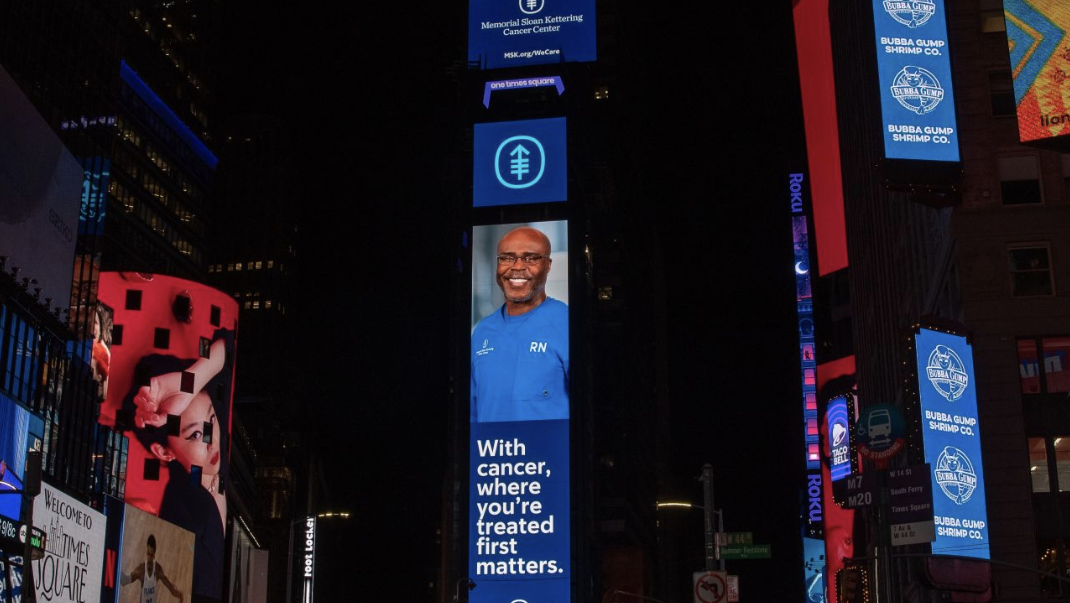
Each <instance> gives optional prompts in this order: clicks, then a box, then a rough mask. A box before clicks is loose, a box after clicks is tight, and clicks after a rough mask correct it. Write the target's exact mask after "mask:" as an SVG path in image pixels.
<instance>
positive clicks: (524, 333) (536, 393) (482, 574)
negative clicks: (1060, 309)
mask: <svg viewBox="0 0 1070 603" xmlns="http://www.w3.org/2000/svg"><path fill="white" fill-rule="evenodd" d="M472 243H473V245H472V254H473V257H472V275H473V276H472V348H471V363H472V368H471V372H472V378H471V390H470V392H471V397H470V402H471V405H470V417H471V426H470V427H471V441H470V452H469V459H470V460H469V528H468V530H469V532H468V534H469V535H468V538H469V540H468V575H469V577H471V578H472V579H473V580H475V582H476V583H477V585H478V587H477V588H476V589H475V590H473V591H471V592H470V593H469V600H470V601H472V602H473V603H498V602H500V601H516V600H523V601H527V603H559V602H567V601H569V600H570V579H569V574H570V567H569V566H570V558H569V546H570V545H569V529H570V521H569V381H568V380H569V333H568V319H569V313H568V305H567V304H568V251H569V250H568V223H567V222H565V221H557V222H534V223H529V224H506V225H495V226H477V227H475V229H474V231H473V237H472ZM525 258H526V260H525ZM540 300H541V301H540Z"/></svg>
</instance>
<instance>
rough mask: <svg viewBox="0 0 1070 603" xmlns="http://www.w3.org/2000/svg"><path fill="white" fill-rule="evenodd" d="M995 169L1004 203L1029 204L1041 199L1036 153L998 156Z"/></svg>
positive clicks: (1038, 201)
mask: <svg viewBox="0 0 1070 603" xmlns="http://www.w3.org/2000/svg"><path fill="white" fill-rule="evenodd" d="M997 169H998V171H999V190H1000V193H1001V198H1002V199H1003V204H1004V205H1030V204H1033V203H1040V202H1041V201H1043V198H1042V196H1041V192H1040V191H1041V187H1040V171H1039V170H1038V169H1037V157H1036V155H1019V156H1015V157H1000V158H999V160H998V164H997Z"/></svg>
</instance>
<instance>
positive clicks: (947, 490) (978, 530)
mask: <svg viewBox="0 0 1070 603" xmlns="http://www.w3.org/2000/svg"><path fill="white" fill-rule="evenodd" d="M914 345H915V352H916V355H917V363H918V364H917V367H918V394H919V399H920V401H921V414H922V417H921V419H922V421H921V425H922V429H921V432H922V439H923V440H924V443H925V462H926V463H929V465H930V467H931V470H932V488H933V512H934V518H933V520H934V522H935V524H936V541H935V542H933V553H934V554H945V555H961V556H965V557H976V558H978V559H988V558H989V549H988V510H987V508H986V505H985V478H984V468H983V466H982V462H981V435H980V429H979V426H978V423H977V383H976V381H975V375H974V368H973V349H972V347H971V346H970V344H969V343H968V342H967V341H966V338H965V337H962V336H959V335H952V334H948V333H942V332H939V331H934V330H931V329H925V328H922V329H919V330H918V332H917V334H916V335H915V336H914Z"/></svg>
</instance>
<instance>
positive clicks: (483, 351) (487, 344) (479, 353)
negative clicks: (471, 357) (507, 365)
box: [476, 339, 494, 356]
mask: <svg viewBox="0 0 1070 603" xmlns="http://www.w3.org/2000/svg"><path fill="white" fill-rule="evenodd" d="M493 351H494V348H492V347H490V340H489V339H484V340H483V347H482V348H480V349H478V350H476V356H486V355H487V354H489V353H491V352H493Z"/></svg>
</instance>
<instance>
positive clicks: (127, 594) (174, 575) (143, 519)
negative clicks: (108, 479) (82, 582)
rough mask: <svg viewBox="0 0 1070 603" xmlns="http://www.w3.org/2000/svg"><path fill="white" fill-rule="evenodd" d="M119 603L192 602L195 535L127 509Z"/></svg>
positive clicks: (119, 575)
mask: <svg viewBox="0 0 1070 603" xmlns="http://www.w3.org/2000/svg"><path fill="white" fill-rule="evenodd" d="M122 534H123V538H122V547H121V549H120V554H119V564H118V567H117V568H115V569H116V571H117V572H118V574H117V576H115V577H114V580H115V582H116V583H117V584H118V588H117V589H116V591H117V592H116V594H117V596H116V599H115V601H116V603H142V602H144V601H150V600H151V601H153V602H154V603H157V602H158V603H168V602H170V601H189V600H190V595H189V593H190V592H191V588H192V587H193V551H194V539H193V532H190V531H189V530H183V529H182V528H180V527H178V526H176V525H175V524H173V523H170V522H167V521H164V520H162V519H160V518H159V517H156V516H155V515H150V514H149V513H146V512H144V511H142V510H140V509H138V508H136V507H132V506H130V505H126V512H125V514H124V517H123V529H122Z"/></svg>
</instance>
